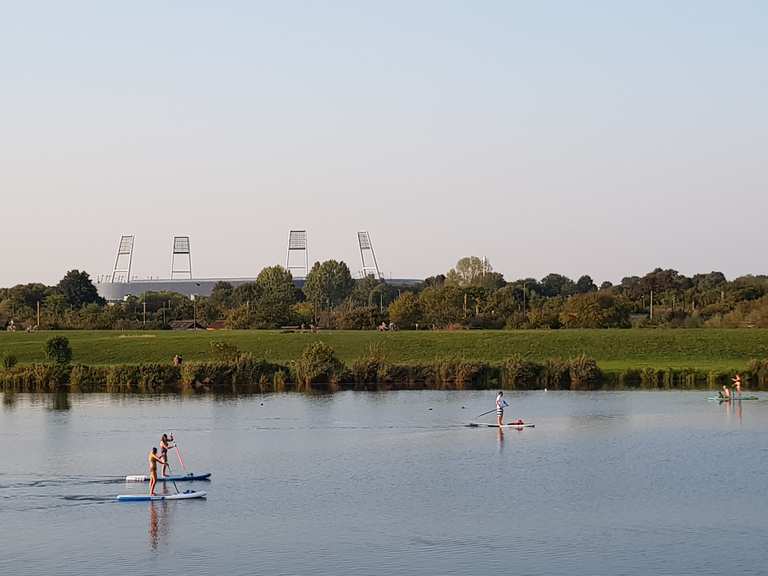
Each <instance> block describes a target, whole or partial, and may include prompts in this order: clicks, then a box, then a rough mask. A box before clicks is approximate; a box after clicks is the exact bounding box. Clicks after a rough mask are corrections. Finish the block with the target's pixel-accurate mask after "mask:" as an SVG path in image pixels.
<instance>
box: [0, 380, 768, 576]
mask: <svg viewBox="0 0 768 576" xmlns="http://www.w3.org/2000/svg"><path fill="white" fill-rule="evenodd" d="M707 395H708V394H707V393H706V392H681V393H677V392H660V393H652V392H616V393H611V392H601V393H568V392H564V393H559V392H558V393H553V392H532V393H521V394H510V395H509V397H508V398H509V400H510V402H511V404H512V409H511V411H510V412H509V413H508V416H510V417H515V418H517V417H518V416H519V417H523V418H524V419H527V420H531V421H534V422H535V423H536V424H537V427H536V428H535V429H526V430H524V431H520V432H518V431H507V432H506V433H505V434H503V435H499V434H498V432H497V431H496V430H493V429H469V428H465V427H462V426H461V424H463V423H465V422H467V421H469V420H470V419H471V418H472V416H474V415H476V414H479V413H480V412H484V411H485V410H489V409H490V408H492V407H493V400H494V395H493V393H492V392H388V393H341V394H336V395H333V396H315V397H308V396H301V395H288V394H286V395H273V396H251V397H241V398H223V399H222V398H213V397H205V398H187V399H179V398H169V397H162V398H156V397H136V396H131V397H111V396H108V395H87V396H73V397H70V398H69V399H68V400H67V399H63V398H56V397H52V396H45V395H39V396H37V395H16V396H13V397H9V396H6V397H4V398H3V404H2V406H0V454H1V455H2V460H0V574H13V575H25V574H84V573H86V572H88V573H93V574H99V575H100V576H101V575H106V576H109V575H121V576H123V575H125V574H128V573H130V574H149V573H150V572H151V573H157V574H185V575H188V574H235V575H239V574H243V575H245V574H319V575H338V574H355V575H356V576H357V575H367V574H483V575H485V574H499V573H514V574H527V575H537V574H542V575H544V574H546V575H557V574H567V575H568V576H574V575H579V574H584V575H600V574H606V575H608V574H610V575H616V574H626V575H634V574H638V575H639V574H676V575H681V574H696V575H701V574H765V573H766V572H767V571H768V564H767V563H766V562H767V561H768V545H767V544H766V543H768V516H767V515H766V513H767V511H768V506H767V504H768V495H767V494H766V486H768V401H758V402H744V403H743V407H739V406H735V407H730V406H727V405H718V404H717V403H713V402H707V401H706V397H707ZM488 418H492V416H489V417H488ZM164 430H171V431H173V432H175V433H176V435H177V438H178V439H179V440H180V443H181V446H182V455H183V457H184V460H185V463H186V464H187V467H188V468H190V469H194V470H196V471H212V472H213V473H214V477H213V481H212V482H210V483H196V484H194V485H193V486H195V487H202V488H203V489H205V490H207V491H208V494H209V496H208V499H207V500H200V501H182V502H178V501H177V502H166V503H154V504H148V503H130V504H126V503H121V504H118V503H116V502H114V501H113V500H112V498H113V497H114V495H115V494H118V493H131V492H137V493H138V492H141V491H142V490H145V489H146V487H145V485H140V484H125V483H124V482H122V481H121V480H120V477H122V476H124V475H126V474H142V473H145V458H146V453H147V451H148V450H149V448H151V447H152V445H153V444H156V443H157V440H158V437H159V435H160V433H161V432H162V431H164ZM172 463H176V460H172ZM176 468H178V464H177V465H176ZM187 487H188V486H187ZM180 488H182V485H180ZM170 489H171V490H172V487H170ZM182 489H183V488H182Z"/></svg>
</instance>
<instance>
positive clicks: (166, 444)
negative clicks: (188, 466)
mask: <svg viewBox="0 0 768 576" xmlns="http://www.w3.org/2000/svg"><path fill="white" fill-rule="evenodd" d="M172 442H173V434H163V437H162V438H160V458H162V460H163V476H168V472H169V468H168V450H170V449H171V448H173V446H174V445H173V444H172Z"/></svg>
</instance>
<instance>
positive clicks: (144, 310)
mask: <svg viewBox="0 0 768 576" xmlns="http://www.w3.org/2000/svg"><path fill="white" fill-rule="evenodd" d="M141 304H142V312H141V314H142V319H141V324H142V327H144V328H146V327H147V301H146V300H144V302H142V303H141Z"/></svg>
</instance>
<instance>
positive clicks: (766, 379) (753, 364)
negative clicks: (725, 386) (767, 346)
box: [749, 358, 768, 388]
mask: <svg viewBox="0 0 768 576" xmlns="http://www.w3.org/2000/svg"><path fill="white" fill-rule="evenodd" d="M749 372H750V375H751V380H752V381H753V383H754V384H755V385H757V386H759V387H760V388H763V387H765V386H766V385H768V359H763V360H758V359H757V358H755V359H753V360H750V361H749Z"/></svg>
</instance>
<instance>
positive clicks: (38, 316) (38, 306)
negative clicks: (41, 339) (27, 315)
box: [37, 300, 40, 330]
mask: <svg viewBox="0 0 768 576" xmlns="http://www.w3.org/2000/svg"><path fill="white" fill-rule="evenodd" d="M37 329H38V330H39V329H40V300H38V301H37Z"/></svg>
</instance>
